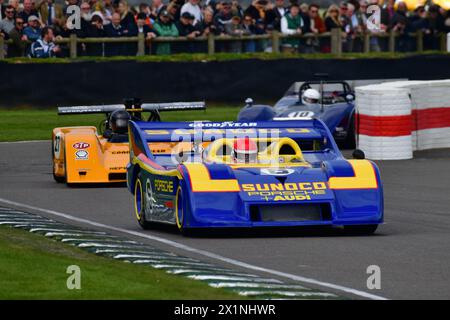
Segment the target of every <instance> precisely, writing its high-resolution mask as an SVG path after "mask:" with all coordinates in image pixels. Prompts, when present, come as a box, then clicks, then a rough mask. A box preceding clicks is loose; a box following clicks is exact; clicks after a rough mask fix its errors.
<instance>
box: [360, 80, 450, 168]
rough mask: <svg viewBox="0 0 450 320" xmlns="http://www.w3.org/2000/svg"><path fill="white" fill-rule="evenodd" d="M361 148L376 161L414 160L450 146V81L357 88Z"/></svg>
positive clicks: (409, 82)
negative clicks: (417, 154) (419, 152)
mask: <svg viewBox="0 0 450 320" xmlns="http://www.w3.org/2000/svg"><path fill="white" fill-rule="evenodd" d="M356 109H357V117H356V118H357V135H358V148H359V149H362V150H363V151H364V152H365V153H366V156H367V158H369V159H374V160H394V159H411V158H412V157H413V151H414V150H424V149H432V148H447V147H450V80H437V81H397V82H386V83H382V84H378V85H368V86H363V87H357V88H356Z"/></svg>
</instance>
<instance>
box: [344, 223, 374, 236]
mask: <svg viewBox="0 0 450 320" xmlns="http://www.w3.org/2000/svg"><path fill="white" fill-rule="evenodd" d="M377 228H378V225H377V224H365V225H356V226H345V227H344V231H345V232H346V233H347V234H350V235H361V236H363V235H371V234H373V233H374V232H375V231H376V230H377Z"/></svg>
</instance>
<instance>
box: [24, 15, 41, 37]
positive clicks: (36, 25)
mask: <svg viewBox="0 0 450 320" xmlns="http://www.w3.org/2000/svg"><path fill="white" fill-rule="evenodd" d="M23 34H24V35H26V36H27V39H28V40H30V41H31V42H34V41H36V40H37V39H39V37H40V36H41V28H40V22H39V18H38V17H36V16H29V17H28V25H27V26H26V27H25V29H24V30H23Z"/></svg>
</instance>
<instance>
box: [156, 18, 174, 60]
mask: <svg viewBox="0 0 450 320" xmlns="http://www.w3.org/2000/svg"><path fill="white" fill-rule="evenodd" d="M153 29H154V30H155V32H156V35H157V36H159V37H178V29H177V27H176V26H175V24H174V23H173V22H172V17H171V15H170V14H169V12H168V11H167V10H163V11H161V12H160V14H159V17H158V21H157V22H156V23H155V25H154V26H153ZM170 53H171V44H170V43H158V45H157V46H156V54H170Z"/></svg>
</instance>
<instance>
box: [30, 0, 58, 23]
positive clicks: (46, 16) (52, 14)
mask: <svg viewBox="0 0 450 320" xmlns="http://www.w3.org/2000/svg"><path fill="white" fill-rule="evenodd" d="M37 1H38V2H37V4H36V9H37V11H38V16H39V18H40V19H41V21H42V23H43V24H44V25H46V26H62V24H63V21H64V12H63V8H62V7H61V5H59V4H57V3H54V0H37Z"/></svg>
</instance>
